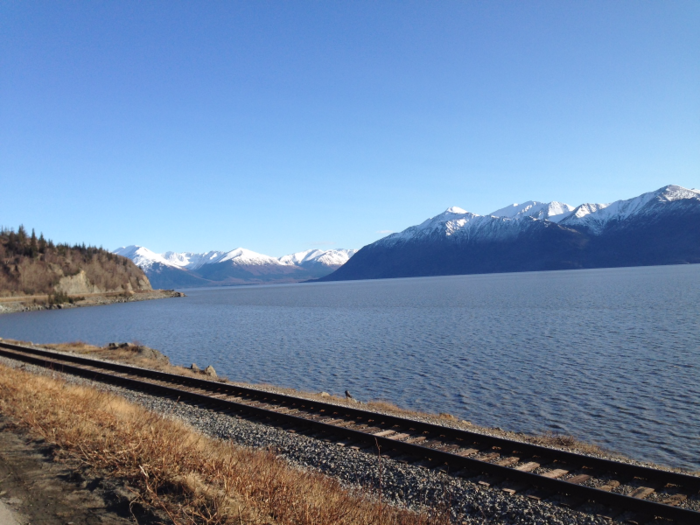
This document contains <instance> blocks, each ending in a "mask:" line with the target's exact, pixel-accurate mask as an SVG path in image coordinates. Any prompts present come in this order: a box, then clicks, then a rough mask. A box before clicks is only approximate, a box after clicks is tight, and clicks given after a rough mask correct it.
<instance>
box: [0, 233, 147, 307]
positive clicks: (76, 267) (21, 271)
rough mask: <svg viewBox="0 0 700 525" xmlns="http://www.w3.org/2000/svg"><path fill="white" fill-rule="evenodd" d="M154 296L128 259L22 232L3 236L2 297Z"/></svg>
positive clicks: (0, 241) (0, 243) (0, 236)
mask: <svg viewBox="0 0 700 525" xmlns="http://www.w3.org/2000/svg"><path fill="white" fill-rule="evenodd" d="M149 290H151V283H150V282H149V280H148V277H146V275H145V274H144V273H143V271H142V270H141V269H140V268H139V267H138V266H136V265H135V264H134V263H133V262H132V261H131V260H130V259H128V258H126V257H121V256H119V255H116V254H113V253H111V252H109V251H107V250H104V249H102V248H96V247H94V246H85V245H84V244H83V245H74V246H69V245H68V244H54V243H53V242H52V241H51V240H47V239H45V238H44V236H43V234H41V235H39V237H37V236H36V235H35V233H34V230H32V233H31V234H28V233H27V231H26V229H25V228H24V227H23V226H20V227H19V228H18V230H17V231H14V230H12V229H5V228H3V229H2V230H0V297H11V296H19V297H21V296H31V295H48V294H66V295H72V294H95V293H110V292H140V291H149Z"/></svg>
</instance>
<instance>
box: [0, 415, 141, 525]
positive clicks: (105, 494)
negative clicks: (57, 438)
mask: <svg viewBox="0 0 700 525" xmlns="http://www.w3.org/2000/svg"><path fill="white" fill-rule="evenodd" d="M50 452H51V451H50V449H49V448H48V447H46V445H44V444H42V443H37V442H33V441H30V440H29V439H28V438H27V437H26V436H23V435H22V434H19V433H18V432H16V431H14V430H13V429H12V427H11V426H10V425H8V424H7V422H6V421H5V420H4V419H3V417H2V416H0V523H2V524H3V525H5V524H13V521H11V519H14V520H15V523H16V524H17V525H28V524H31V525H83V524H85V525H98V524H99V525H127V524H134V523H136V521H135V520H134V518H133V517H132V516H131V513H130V511H129V504H128V497H129V493H128V491H127V490H126V489H124V488H121V487H118V486H116V485H115V484H113V483H112V482H110V481H108V480H105V479H103V478H101V477H99V476H89V475H85V473H84V472H81V470H80V469H79V468H77V467H79V466H78V465H67V464H64V463H59V462H55V461H53V460H52V457H51V453H50ZM8 511H9V512H8ZM3 513H5V514H3ZM146 521H148V520H146ZM139 522H140V523H143V522H144V520H142V519H141V517H139Z"/></svg>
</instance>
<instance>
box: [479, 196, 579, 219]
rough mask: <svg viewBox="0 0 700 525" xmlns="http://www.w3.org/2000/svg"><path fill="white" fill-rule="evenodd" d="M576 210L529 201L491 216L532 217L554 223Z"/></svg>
mask: <svg viewBox="0 0 700 525" xmlns="http://www.w3.org/2000/svg"><path fill="white" fill-rule="evenodd" d="M573 210H574V207H573V206H569V205H568V204H565V203H563V202H557V201H553V202H537V201H527V202H524V203H522V204H511V205H510V206H506V207H505V208H501V209H500V210H496V211H494V212H492V213H490V214H489V215H492V216H494V217H505V218H506V219H522V218H524V217H532V218H533V219H540V220H543V219H547V220H549V221H552V222H559V221H561V220H562V219H564V218H565V217H567V216H569V215H570V214H571V212H572V211H573Z"/></svg>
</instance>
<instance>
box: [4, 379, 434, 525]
mask: <svg viewBox="0 0 700 525" xmlns="http://www.w3.org/2000/svg"><path fill="white" fill-rule="evenodd" d="M0 411H2V413H3V414H5V415H7V416H10V417H11V418H13V419H14V420H15V421H16V422H17V423H18V424H19V425H20V426H22V427H23V428H25V429H27V430H28V431H29V432H30V433H31V434H32V435H34V436H40V437H42V438H44V439H45V440H46V441H48V442H50V443H52V444H55V445H57V446H58V447H59V449H58V451H59V452H58V454H59V456H60V455H62V454H63V455H70V456H71V457H77V458H79V459H80V460H81V461H82V462H84V463H85V464H86V465H87V466H89V467H92V468H95V469H100V470H101V471H103V472H109V473H110V475H111V476H113V477H116V478H119V479H121V480H123V481H124V482H126V483H127V484H128V485H129V486H131V487H133V488H134V489H135V490H136V491H137V493H138V499H139V500H140V502H141V503H143V504H145V505H147V506H150V507H152V508H156V509H159V510H160V511H161V512H163V513H165V514H166V515H168V516H169V517H170V519H171V520H172V521H173V522H174V523H175V524H178V525H179V524H194V523H200V524H201V523H204V524H211V525H214V524H216V525H218V524H221V525H223V524H290V525H291V524H299V525H311V524H333V523H338V524H352V525H355V524H357V525H360V524H362V525H364V524H377V525H379V524H386V525H394V524H396V525H398V524H404V525H419V524H421V525H423V524H426V525H427V524H431V523H435V524H440V523H447V522H448V521H447V519H446V518H445V517H444V514H441V515H436V516H432V517H430V516H427V515H418V514H415V513H412V512H408V511H403V510H398V509H395V508H393V507H389V506H387V505H385V504H382V502H380V501H376V498H374V499H373V498H371V497H369V495H368V494H357V493H356V494H351V493H349V492H348V491H346V490H344V489H342V488H341V486H340V485H339V484H338V482H336V481H335V480H332V479H330V478H327V477H325V476H322V475H320V474H317V473H312V472H302V471H299V470H295V469H293V468H291V467H290V466H288V465H287V464H286V463H285V462H283V461H281V460H279V459H276V458H275V456H274V454H273V453H272V452H261V451H253V450H250V449H245V448H241V447H237V446H234V445H232V444H230V443H225V442H222V441H217V440H213V439H210V438H208V437H205V436H203V435H202V434H199V433H197V432H196V431H194V430H193V429H192V428H190V427H188V426H187V425H185V424H183V423H182V422H180V421H176V420H171V419H166V418H164V417H162V416H160V415H158V414H155V413H153V412H149V411H147V410H146V409H144V408H142V407H140V406H137V405H133V404H130V403H128V402H126V401H125V400H124V399H123V398H121V397H118V396H116V395H113V394H110V393H106V392H101V391H98V390H96V389H93V388H87V387H81V386H76V385H72V384H69V383H66V382H65V381H62V380H58V379H52V378H50V377H46V376H39V375H33V374H29V373H27V372H23V371H20V370H15V369H11V368H8V367H5V366H0Z"/></svg>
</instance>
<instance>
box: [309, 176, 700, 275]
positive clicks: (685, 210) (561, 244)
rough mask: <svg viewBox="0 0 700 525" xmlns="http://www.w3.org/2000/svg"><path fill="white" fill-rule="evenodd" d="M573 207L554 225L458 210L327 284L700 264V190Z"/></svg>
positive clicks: (367, 255) (371, 249)
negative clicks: (396, 278) (481, 274)
mask: <svg viewBox="0 0 700 525" xmlns="http://www.w3.org/2000/svg"><path fill="white" fill-rule="evenodd" d="M534 204H538V203H534ZM571 209H572V210H573V211H571V212H569V213H568V214H567V215H565V216H564V217H561V216H559V217H553V218H552V220H549V219H548V218H544V219H542V218H534V217H533V216H527V215H526V214H525V215H523V216H521V217H518V218H507V217H503V216H495V215H489V216H479V215H475V214H471V213H468V212H465V211H464V210H460V209H458V208H450V209H448V210H447V211H446V212H445V213H443V214H441V215H438V216H436V217H434V218H432V219H429V220H427V221H425V222H424V223H423V224H421V225H418V226H413V227H411V228H408V229H406V230H404V231H403V232H401V233H398V234H392V235H390V236H388V237H385V238H383V239H380V240H379V241H377V242H375V243H372V244H370V245H368V246H365V247H364V248H362V249H361V250H359V251H358V252H357V254H355V256H354V257H353V258H352V259H350V260H349V261H348V262H347V263H346V264H345V265H343V266H342V267H340V268H339V269H338V270H336V271H335V272H334V273H332V274H330V275H328V276H326V277H324V278H322V279H321V281H339V280H353V279H382V278H393V277H418V276H435V275H461V274H477V273H501V272H524V271H543V270H565V269H578V268H608V267H622V266H649V265H665V264H684V263H691V264H692V263H700V192H697V191H696V190H686V189H685V188H681V187H679V186H666V187H664V188H661V189H660V190H657V191H656V192H651V193H648V194H644V195H641V196H639V197H636V198H635V199H629V200H627V201H618V202H616V203H613V204H611V205H582V206H580V207H578V208H575V209H574V208H571ZM590 210H594V211H592V212H591V211H590ZM533 213H534V212H533ZM540 214H541V212H540Z"/></svg>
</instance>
